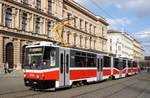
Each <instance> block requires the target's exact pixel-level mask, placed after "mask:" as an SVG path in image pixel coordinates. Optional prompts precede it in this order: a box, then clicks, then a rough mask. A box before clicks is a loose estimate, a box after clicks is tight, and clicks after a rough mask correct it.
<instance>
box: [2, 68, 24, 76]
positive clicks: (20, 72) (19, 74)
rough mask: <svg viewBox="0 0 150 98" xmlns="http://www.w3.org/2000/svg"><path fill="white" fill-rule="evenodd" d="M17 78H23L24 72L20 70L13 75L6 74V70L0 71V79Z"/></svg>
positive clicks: (13, 72)
mask: <svg viewBox="0 0 150 98" xmlns="http://www.w3.org/2000/svg"><path fill="white" fill-rule="evenodd" d="M9 77H10V78H13V77H14V78H15V77H23V71H22V70H21V69H20V70H13V71H12V72H11V73H7V74H5V73H4V70H2V69H0V78H9Z"/></svg>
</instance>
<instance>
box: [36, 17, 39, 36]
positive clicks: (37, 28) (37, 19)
mask: <svg viewBox="0 0 150 98" xmlns="http://www.w3.org/2000/svg"><path fill="white" fill-rule="evenodd" d="M35 33H38V34H39V33H40V17H39V16H36V20H35Z"/></svg>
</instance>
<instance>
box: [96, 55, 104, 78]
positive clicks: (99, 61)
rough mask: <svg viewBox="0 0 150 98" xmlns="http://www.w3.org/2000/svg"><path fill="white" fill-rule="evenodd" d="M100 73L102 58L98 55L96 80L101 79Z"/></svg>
mask: <svg viewBox="0 0 150 98" xmlns="http://www.w3.org/2000/svg"><path fill="white" fill-rule="evenodd" d="M102 71H103V57H102V56H100V55H98V56H97V80H102V79H103V75H102Z"/></svg>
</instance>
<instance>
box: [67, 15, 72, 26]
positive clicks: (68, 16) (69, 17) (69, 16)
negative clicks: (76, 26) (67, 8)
mask: <svg viewBox="0 0 150 98" xmlns="http://www.w3.org/2000/svg"><path fill="white" fill-rule="evenodd" d="M67 18H68V20H70V19H71V14H70V13H68V14H67ZM69 24H70V21H69Z"/></svg>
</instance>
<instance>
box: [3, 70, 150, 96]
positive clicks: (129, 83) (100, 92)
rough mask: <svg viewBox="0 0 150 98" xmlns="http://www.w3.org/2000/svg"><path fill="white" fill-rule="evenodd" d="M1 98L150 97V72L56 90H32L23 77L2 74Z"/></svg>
mask: <svg viewBox="0 0 150 98" xmlns="http://www.w3.org/2000/svg"><path fill="white" fill-rule="evenodd" d="M0 98H150V73H140V74H138V75H134V76H131V77H127V78H123V79H118V80H111V81H110V80H109V81H104V82H100V83H94V84H90V85H85V86H81V87H77V88H67V89H61V90H57V91H56V92H51V91H48V90H45V91H32V90H30V89H29V88H27V87H25V86H24V84H23V78H22V77H11V76H9V77H1V76H0Z"/></svg>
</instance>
